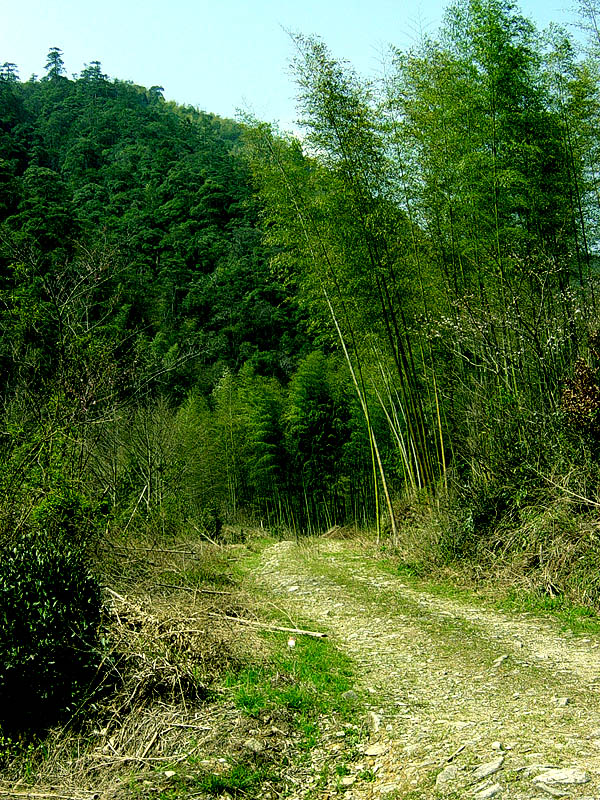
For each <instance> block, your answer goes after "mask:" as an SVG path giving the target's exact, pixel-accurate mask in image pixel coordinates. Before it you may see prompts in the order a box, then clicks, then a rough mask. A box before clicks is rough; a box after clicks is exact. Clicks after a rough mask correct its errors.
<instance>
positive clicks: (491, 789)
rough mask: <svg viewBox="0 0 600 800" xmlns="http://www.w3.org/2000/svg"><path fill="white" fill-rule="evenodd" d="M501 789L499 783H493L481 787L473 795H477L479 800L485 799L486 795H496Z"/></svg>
mask: <svg viewBox="0 0 600 800" xmlns="http://www.w3.org/2000/svg"><path fill="white" fill-rule="evenodd" d="M501 791H502V787H501V786H500V784H499V783H494V784H492V786H487V787H486V788H485V789H481V790H480V791H479V792H477V794H476V795H475V797H478V798H479V800H487V798H488V797H496V795H497V794H500V792H501Z"/></svg>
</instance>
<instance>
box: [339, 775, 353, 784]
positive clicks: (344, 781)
mask: <svg viewBox="0 0 600 800" xmlns="http://www.w3.org/2000/svg"><path fill="white" fill-rule="evenodd" d="M355 782H356V775H344V777H343V778H342V780H341V781H340V783H341V784H342V786H352V784H353V783H355Z"/></svg>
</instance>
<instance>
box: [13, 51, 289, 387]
mask: <svg viewBox="0 0 600 800" xmlns="http://www.w3.org/2000/svg"><path fill="white" fill-rule="evenodd" d="M0 115H1V116H0V131H1V139H0V159H1V160H0V187H1V188H0V222H1V224H2V243H3V251H2V259H3V280H8V281H9V285H10V281H11V279H12V280H13V281H14V280H15V277H16V282H15V284H19V283H22V281H21V277H20V276H15V272H14V263H15V257H16V256H17V260H18V261H23V260H24V261H25V263H26V264H27V268H28V269H31V270H34V271H35V272H36V273H37V278H38V279H39V281H40V282H41V283H46V284H47V282H48V279H49V278H50V276H53V280H54V281H55V282H56V281H59V280H60V276H61V274H62V272H63V271H64V270H65V269H67V265H68V264H70V263H72V262H73V260H74V259H78V258H85V259H87V260H90V259H91V260H92V261H94V260H95V261H97V262H102V261H103V260H104V261H106V260H109V261H110V262H111V264H110V268H108V269H107V270H106V274H103V275H102V290H101V291H100V295H102V296H103V298H104V299H108V298H110V302H111V316H112V320H111V325H112V328H113V333H114V334H117V330H116V328H117V327H118V328H121V333H120V335H121V336H126V335H129V334H130V333H131V332H132V331H135V336H136V338H138V339H139V341H140V344H139V346H138V350H139V351H140V354H141V353H142V351H143V352H144V358H145V359H146V360H147V361H148V362H152V363H148V364H147V366H148V367H149V368H151V369H157V368H158V367H159V366H160V364H161V362H162V361H163V360H164V359H165V358H169V359H171V360H173V359H177V358H182V357H187V356H188V355H192V354H193V355H194V356H195V359H194V364H193V366H191V367H190V368H191V369H192V370H193V375H192V374H191V373H190V371H189V369H188V370H187V371H186V369H185V368H184V367H182V369H180V370H176V372H175V373H171V374H170V375H169V379H168V381H169V384H170V388H171V389H172V390H173V391H177V390H178V391H180V392H181V391H184V390H186V389H189V388H190V386H192V385H194V384H196V383H197V382H198V381H199V380H201V378H200V375H199V368H200V366H203V367H205V368H206V369H208V368H209V367H210V366H212V365H214V364H215V363H217V362H218V363H219V369H221V370H222V368H223V367H224V366H229V367H230V368H232V369H238V368H239V367H240V366H241V364H242V363H243V362H244V361H246V360H248V359H253V363H255V364H256V365H257V366H258V367H259V369H260V370H262V371H264V372H265V373H266V374H276V375H279V376H281V377H283V376H286V377H289V371H290V359H291V358H293V357H294V356H295V354H296V353H297V352H298V349H299V347H301V346H302V341H301V336H300V339H298V336H299V334H298V325H297V324H296V322H297V320H296V311H295V308H294V306H293V305H291V304H288V301H289V295H288V293H287V292H286V291H285V290H284V288H283V287H282V286H280V285H278V284H277V283H276V282H275V281H274V280H272V279H271V277H270V275H269V274H268V271H267V268H266V258H265V252H264V249H263V247H262V245H261V241H260V236H259V233H258V231H257V227H256V224H257V209H256V206H255V203H254V202H253V200H252V198H251V195H250V192H249V189H248V180H247V174H246V170H245V169H244V167H243V165H242V163H241V161H240V159H239V158H237V157H236V155H235V150H236V148H237V147H238V143H239V137H240V128H239V126H238V125H236V124H235V123H234V122H232V121H230V120H223V119H219V118H218V117H215V116H213V115H210V114H204V113H201V112H199V111H196V110H195V109H193V108H189V107H188V108H183V107H179V106H177V105H175V104H173V103H167V102H165V100H164V99H163V96H162V90H161V88H160V87H153V88H151V89H148V90H147V89H144V88H142V87H139V86H134V85H132V84H130V83H125V82H122V81H118V80H109V79H108V78H107V76H106V75H104V74H103V73H102V70H101V67H100V64H98V63H93V64H91V65H90V66H88V67H87V68H86V69H84V70H83V72H82V74H81V75H80V77H78V78H77V79H75V80H69V79H67V78H66V77H65V76H64V74H63V67H62V61H61V56H60V52H59V51H58V50H56V49H53V50H52V51H51V52H50V53H49V56H48V68H47V74H46V76H45V77H43V78H42V79H41V80H30V81H28V82H26V83H21V82H19V81H18V80H17V79H16V75H15V72H14V68H13V67H12V66H11V65H4V68H3V73H2V80H1V81H0ZM84 251H85V253H86V255H85V256H83V252H84ZM25 253H27V257H26V258H25V259H24V258H23V254H25ZM11 264H12V265H13V268H12V269H11V266H10V265H11ZM34 264H35V267H34ZM22 266H24V265H22ZM98 268H99V265H98V264H95V266H94V269H95V270H97V269H98ZM95 280H98V276H96V277H95ZM107 281H108V282H109V283H110V286H108V285H107V284H106V282H107ZM40 299H41V297H40ZM97 299H98V298H97V297H96V298H95V300H97ZM104 311H106V309H104ZM140 337H142V338H140ZM142 339H143V342H144V346H142ZM39 344H40V346H41V347H42V348H43V349H45V350H46V353H45V356H44V361H43V364H44V366H45V367H46V368H52V367H53V358H54V356H53V355H52V354H53V353H56V348H54V347H53V346H52V345H53V344H54V343H53V342H52V341H50V340H43V337H41V338H40V341H39ZM200 352H202V356H201V358H200V359H198V354H199V353H200ZM204 380H205V386H206V387H208V386H210V384H211V382H214V377H213V374H207V376H206V378H204Z"/></svg>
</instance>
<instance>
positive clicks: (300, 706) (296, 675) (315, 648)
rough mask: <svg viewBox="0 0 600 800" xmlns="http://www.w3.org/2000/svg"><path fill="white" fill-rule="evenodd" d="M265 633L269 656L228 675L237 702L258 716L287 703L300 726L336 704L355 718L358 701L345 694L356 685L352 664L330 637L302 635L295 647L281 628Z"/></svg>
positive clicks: (344, 716) (348, 717)
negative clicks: (289, 644) (288, 642)
mask: <svg viewBox="0 0 600 800" xmlns="http://www.w3.org/2000/svg"><path fill="white" fill-rule="evenodd" d="M262 636H263V637H264V638H265V639H266V640H267V642H268V644H269V646H270V649H271V656H270V657H269V658H268V659H267V662H266V663H265V664H262V665H253V666H251V667H248V668H246V669H244V670H242V671H241V672H237V673H230V674H229V675H228V676H227V677H226V679H225V686H226V687H227V688H229V689H230V690H231V691H232V693H233V697H234V702H235V705H236V706H237V707H238V708H240V709H241V710H243V711H244V712H245V713H246V714H248V715H250V716H253V717H256V716H258V715H259V714H261V713H263V712H272V711H274V710H277V709H284V710H286V711H288V712H292V713H293V714H294V715H297V718H298V721H299V722H300V728H302V726H305V727H306V721H307V720H312V719H316V718H317V717H318V716H319V715H320V714H328V713H331V712H333V711H334V710H335V711H336V712H337V713H338V714H339V715H340V717H341V718H342V719H343V720H345V721H348V720H351V719H353V718H354V714H355V704H354V703H352V702H350V701H347V700H346V699H344V697H343V694H344V693H345V692H347V691H348V690H349V689H351V688H352V685H353V681H352V665H351V662H350V660H349V659H348V658H347V657H346V656H344V655H343V654H342V653H340V652H339V651H338V650H337V649H336V648H335V647H334V646H333V645H332V644H331V642H329V641H328V640H326V639H312V638H309V637H299V638H298V639H296V645H295V647H293V648H292V647H289V646H288V644H287V636H284V635H282V634H280V633H270V632H265V633H263V634H262ZM309 729H310V730H311V731H312V728H310V726H309ZM311 735H312V734H311Z"/></svg>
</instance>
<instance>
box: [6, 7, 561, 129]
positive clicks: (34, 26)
mask: <svg viewBox="0 0 600 800" xmlns="http://www.w3.org/2000/svg"><path fill="white" fill-rule="evenodd" d="M569 2H570V0H545V2H543V0H523V2H521V3H520V7H521V10H522V11H523V13H524V14H525V15H526V16H528V17H530V18H531V19H533V20H534V21H535V22H536V23H537V24H538V26H540V27H544V26H545V25H547V24H548V23H549V22H550V21H555V22H560V23H562V24H569V23H573V22H574V21H575V16H576V15H575V13H574V12H573V11H571V10H569ZM573 2H575V0H573ZM444 7H445V4H443V3H440V2H434V0H412V2H411V1H409V0H404V1H403V0H296V2H288V0H279V1H278V2H276V0H210V1H209V0H160V1H159V0H144V1H143V2H142V0H101V1H99V0H96V2H93V3H92V2H89V0H50V1H49V0H43V2H42V0H20V2H15V0H0V10H1V20H2V22H1V27H0V64H1V63H3V62H5V61H9V62H13V63H15V64H17V66H18V68H19V73H20V77H21V79H23V80H25V79H27V78H29V76H30V75H31V74H32V73H35V74H38V75H43V74H44V64H45V60H46V59H45V56H46V53H47V52H48V50H49V48H50V47H53V46H57V47H60V48H61V49H62V50H63V53H64V61H65V66H66V68H67V72H68V73H69V75H71V74H73V73H77V72H79V71H80V70H81V69H82V68H83V66H84V65H85V64H86V63H89V62H90V61H94V60H98V61H100V62H101V63H102V67H103V69H104V71H105V72H107V73H108V74H109V75H110V76H111V77H117V78H122V79H124V80H132V81H134V82H135V83H139V84H141V85H144V86H152V85H161V86H164V88H165V96H166V97H167V99H172V100H176V101H177V102H179V103H188V104H190V105H194V106H198V107H199V108H202V109H204V110H205V111H212V112H214V113H217V114H220V115H222V116H228V117H233V116H235V114H236V109H243V110H249V111H251V112H253V113H254V114H256V115H257V116H258V117H259V118H261V119H266V120H269V121H279V122H280V123H281V124H282V125H283V127H286V128H289V127H292V126H293V121H294V117H295V113H294V102H293V96H294V86H293V82H292V80H291V78H290V75H289V72H288V66H287V65H288V62H289V59H290V57H291V55H292V46H291V43H290V40H289V37H288V35H287V34H286V32H285V31H286V29H289V30H293V31H299V32H302V33H306V34H317V35H319V36H321V37H322V38H323V39H324V40H325V42H327V44H328V45H329V47H330V48H331V50H332V52H333V53H334V54H335V55H336V56H338V57H341V58H346V59H348V60H349V61H351V62H352V63H353V64H354V66H355V67H356V68H357V69H358V71H359V72H361V73H363V74H366V75H369V74H374V73H376V72H377V71H378V70H379V67H380V65H381V63H382V57H383V54H384V53H385V51H386V46H387V45H388V44H390V43H391V44H395V45H397V46H399V47H402V48H406V47H409V46H410V44H411V42H414V41H415V39H416V37H417V36H418V31H419V29H421V30H424V31H425V32H428V33H434V32H435V30H436V29H437V27H438V24H439V22H440V19H441V16H442V12H443V8H444Z"/></svg>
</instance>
